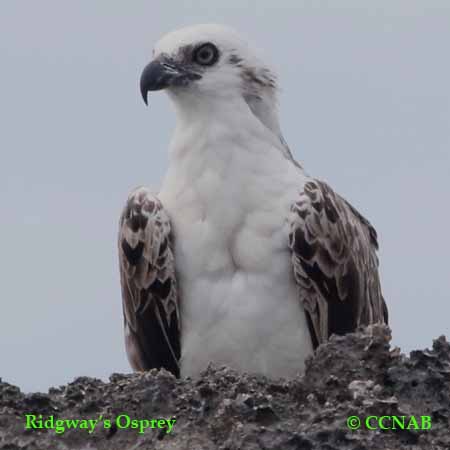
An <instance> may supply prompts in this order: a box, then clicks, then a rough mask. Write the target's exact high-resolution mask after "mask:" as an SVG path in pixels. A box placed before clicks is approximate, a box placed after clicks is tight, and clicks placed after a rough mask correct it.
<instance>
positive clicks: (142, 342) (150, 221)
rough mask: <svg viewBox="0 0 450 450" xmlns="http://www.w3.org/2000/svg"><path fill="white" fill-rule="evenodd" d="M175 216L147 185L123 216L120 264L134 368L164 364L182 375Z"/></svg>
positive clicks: (130, 200) (131, 199)
mask: <svg viewBox="0 0 450 450" xmlns="http://www.w3.org/2000/svg"><path fill="white" fill-rule="evenodd" d="M172 240H173V236H172V233H171V226H170V220H169V217H168V215H167V213H166V212H165V210H164V208H163V206H162V204H161V202H160V201H159V199H158V198H157V197H156V196H155V195H153V194H152V193H150V191H149V190H147V189H146V188H142V187H141V188H138V189H136V190H135V191H133V192H132V193H131V194H130V196H129V197H128V200H127V203H126V205H125V208H124V210H123V212H122V215H121V218H120V227H119V265H120V279H121V285H122V300H123V313H124V328H125V344H126V350H127V355H128V359H129V361H130V364H131V366H132V367H133V369H134V370H148V369H152V368H160V367H164V368H165V369H167V370H169V371H171V372H172V373H173V374H174V375H176V376H179V359H180V316H179V305H178V290H177V282H176V276H175V265H174V255H173V242H172Z"/></svg>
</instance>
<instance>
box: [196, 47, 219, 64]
mask: <svg viewBox="0 0 450 450" xmlns="http://www.w3.org/2000/svg"><path fill="white" fill-rule="evenodd" d="M192 59H193V60H194V62H196V63H197V64H200V65H201V66H212V65H213V64H215V63H216V62H217V60H218V59H219V50H218V49H217V47H216V46H215V45H214V44H209V43H208V44H203V45H201V46H200V47H197V48H196V49H195V50H194V54H193V55H192Z"/></svg>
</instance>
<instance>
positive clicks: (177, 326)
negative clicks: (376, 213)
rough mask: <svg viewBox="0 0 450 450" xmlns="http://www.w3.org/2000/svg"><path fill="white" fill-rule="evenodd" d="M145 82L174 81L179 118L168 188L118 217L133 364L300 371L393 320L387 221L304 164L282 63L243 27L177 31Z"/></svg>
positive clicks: (144, 85) (170, 89)
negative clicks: (284, 104)
mask: <svg viewBox="0 0 450 450" xmlns="http://www.w3.org/2000/svg"><path fill="white" fill-rule="evenodd" d="M140 88H141V93H142V95H143V97H144V100H145V102H146V103H147V95H148V93H149V91H158V90H162V89H164V90H165V91H166V92H167V94H168V95H169V97H170V99H171V101H172V103H173V105H174V109H175V112H176V118H177V124H176V129H175V133H174V135H173V138H172V141H171V144H170V148H169V166H168V170H167V173H166V175H165V177H164V180H163V182H162V186H161V188H160V190H159V192H158V193H153V192H151V191H150V190H149V189H147V188H145V187H140V188H138V189H136V190H135V191H133V192H132V193H131V194H130V196H129V197H128V200H127V202H126V205H125V208H124V210H123V213H122V215H121V218H120V227H119V259H120V273H121V285H122V297H123V311H124V323H125V342H126V350H127V355H128V359H129V361H130V364H131V366H132V367H133V369H134V370H147V369H151V368H160V367H164V368H165V369H167V370H169V371H171V372H172V373H174V374H175V375H176V376H180V375H181V376H183V377H184V376H197V375H198V374H199V373H200V372H201V371H202V370H203V369H205V368H206V367H207V366H208V364H209V363H210V362H212V363H215V364H216V365H228V366H230V367H232V368H234V369H236V370H238V371H242V372H248V373H258V374H264V375H266V376H269V377H272V378H277V377H292V376H295V375H296V374H297V373H301V372H302V371H303V370H304V361H305V358H306V357H307V356H308V355H310V354H311V353H312V352H313V351H314V349H315V348H316V347H317V346H318V345H319V344H321V343H323V342H325V341H326V340H327V339H328V337H329V336H330V335H331V334H333V333H334V334H344V333H347V332H350V331H352V330H355V328H357V327H358V326H359V325H366V324H372V323H383V322H387V309H386V305H385V302H384V300H383V296H382V293H381V288H380V279H379V274H378V259H377V255H376V250H377V248H378V244H377V234H376V232H375V229H374V228H373V227H372V225H371V224H370V223H369V222H368V220H366V219H365V218H364V217H363V216H362V215H361V214H360V213H359V212H358V211H357V210H356V209H355V208H354V207H353V206H351V205H350V204H349V203H348V202H347V201H346V200H344V199H343V198H342V197H341V196H339V195H338V194H336V193H335V192H334V191H333V190H332V189H331V188H330V186H329V185H328V184H326V183H325V182H323V181H319V180H317V179H315V178H312V177H310V176H309V175H308V174H307V173H306V172H305V171H304V169H303V168H302V166H301V165H300V164H299V163H297V162H296V161H295V160H294V158H293V156H292V154H291V152H290V150H289V148H288V146H287V144H286V142H285V140H284V139H283V136H282V134H281V131H280V126H279V121H278V113H277V94H278V84H277V78H276V76H275V74H274V71H273V70H272V69H271V68H270V67H268V66H267V65H266V64H265V63H264V62H263V60H262V59H261V58H260V57H259V56H258V54H257V53H256V52H255V51H253V50H252V48H251V47H250V46H249V45H248V44H247V43H246V41H245V40H244V39H243V38H242V37H241V36H240V35H239V34H238V33H237V32H235V31H234V30H231V29H229V28H227V27H224V26H221V25H198V26H193V27H188V28H183V29H181V30H177V31H174V32H171V33H169V34H167V35H165V36H164V37H163V38H162V39H161V40H160V41H159V42H158V43H157V45H156V47H155V49H154V53H153V60H152V61H151V62H150V63H149V64H148V65H147V66H146V67H145V69H144V71H143V73H142V76H141V81H140Z"/></svg>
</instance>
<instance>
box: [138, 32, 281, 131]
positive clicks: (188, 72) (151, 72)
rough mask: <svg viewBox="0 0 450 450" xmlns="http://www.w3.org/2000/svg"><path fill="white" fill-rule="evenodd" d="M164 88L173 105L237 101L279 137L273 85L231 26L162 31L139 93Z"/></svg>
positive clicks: (269, 74)
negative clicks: (246, 106)
mask: <svg viewBox="0 0 450 450" xmlns="http://www.w3.org/2000/svg"><path fill="white" fill-rule="evenodd" d="M161 89H166V90H167V91H168V92H169V93H170V94H171V95H170V96H171V97H172V99H173V100H174V101H175V102H176V103H184V104H186V103H188V102H191V103H192V102H193V101H194V99H195V102H197V103H198V102H201V103H203V102H204V103H205V104H206V103H208V102H214V101H215V100H219V101H229V100H230V99H241V100H243V101H244V102H245V103H246V104H247V105H248V107H249V108H250V110H251V111H252V112H253V114H254V115H255V116H256V117H257V118H258V119H259V120H260V121H261V122H262V123H263V124H264V125H265V126H266V127H267V128H269V129H270V130H271V131H273V132H274V133H275V134H276V135H277V136H279V137H280V139H282V138H281V133H280V130H279V125H278V118H277V111H276V98H277V85H276V77H275V75H274V73H273V71H272V70H271V69H270V68H269V67H267V66H266V65H265V64H264V63H263V62H262V61H261V60H260V59H259V58H258V56H257V55H256V53H255V52H254V51H252V49H251V48H250V47H249V46H248V44H247V43H246V42H245V40H243V39H242V37H241V36H240V35H239V34H238V33H236V32H235V31H234V30H232V29H230V28H228V27H225V26H222V25H197V26H192V27H188V28H183V29H181V30H177V31H173V32H171V33H169V34H167V35H165V36H164V37H163V38H162V39H161V40H160V41H159V42H158V43H157V44H156V46H155V49H154V59H153V61H152V62H151V63H150V64H148V65H147V67H146V68H145V69H144V71H143V73H142V76H141V93H142V96H143V97H144V100H145V102H147V95H148V92H149V91H155V90H161Z"/></svg>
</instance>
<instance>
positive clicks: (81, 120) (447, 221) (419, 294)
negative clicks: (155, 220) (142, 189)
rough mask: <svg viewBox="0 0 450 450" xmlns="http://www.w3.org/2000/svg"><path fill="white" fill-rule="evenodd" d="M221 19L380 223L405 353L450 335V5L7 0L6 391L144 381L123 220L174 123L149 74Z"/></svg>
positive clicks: (3, 164)
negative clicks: (148, 68) (173, 44)
mask: <svg viewBox="0 0 450 450" xmlns="http://www.w3.org/2000/svg"><path fill="white" fill-rule="evenodd" d="M337 5H339V6H337ZM206 22H217V23H224V24H227V25H230V26H233V27H235V28H237V29H238V30H240V31H241V32H243V33H244V34H245V35H247V36H248V37H249V38H250V40H251V41H252V42H253V43H254V44H255V45H256V46H257V47H259V48H260V49H262V50H263V51H264V53H265V54H266V55H267V57H268V58H267V59H268V61H269V62H271V63H272V64H274V65H275V67H276V68H277V69H278V73H279V76H280V80H281V84H282V87H283V94H282V97H281V106H280V110H281V123H282V128H283V131H284V135H285V137H286V140H287V141H288V143H289V145H290V147H291V149H292V150H293V152H294V154H295V156H296V158H297V159H298V160H300V161H301V162H302V163H303V164H304V166H305V168H306V169H307V171H308V172H309V173H310V174H312V175H314V176H316V177H319V178H322V179H325V180H327V181H328V182H329V183H330V184H331V185H332V186H333V187H334V189H336V190H337V191H338V192H339V193H340V194H342V195H343V196H344V197H346V198H347V199H348V200H349V201H351V203H353V205H354V206H356V207H357V208H358V209H359V210H360V211H361V212H362V213H363V214H364V215H366V216H367V217H368V218H369V219H370V220H371V221H372V223H373V224H374V225H375V227H376V228H377V230H378V233H379V236H380V243H381V252H380V259H381V275H382V283H383V290H384V295H385V298H386V300H387V303H388V307H389V310H390V317H391V326H392V328H393V336H394V343H395V344H396V345H398V346H400V347H401V348H402V349H403V350H404V351H409V350H411V349H413V348H418V347H426V346H429V345H430V344H431V340H432V338H434V337H437V336H438V335H440V334H447V335H448V334H450V324H449V319H448V318H449V315H450V306H449V305H450V302H449V300H450V298H449V291H450V276H449V275H450V273H449V272H450V270H449V257H448V254H449V251H450V239H449V231H450V209H449V194H450V82H449V80H450V58H448V54H449V52H450V48H449V47H450V26H449V24H450V3H449V2H448V1H446V0H442V1H437V0H436V1H433V0H427V1H425V0H422V1H414V0H403V1H400V0H397V1H396V0H383V1H377V2H372V1H361V0H354V1H347V0H346V1H344V0H341V1H339V2H331V1H324V0H323V1H320V0H309V1H306V0H303V1H299V0H292V1H284V2H283V1H276V2H275V1H255V2H245V1H243V0H227V1H226V2H225V1H223V2H215V1H211V0H201V1H198V0H197V1H195V2H194V1H184V2H180V1H176V2H175V1H164V2H163V1H160V2H155V1H142V0H140V1H137V0H136V1H133V2H124V1H112V0H95V1H93V0H80V1H77V2H61V1H59V0H53V1H52V0H40V1H39V2H34V1H31V0H30V1H24V0H22V1H20V0H2V1H1V3H0V67H1V71H0V123H1V132H0V156H1V158H0V205H1V214H2V218H1V222H0V226H1V233H0V248H1V258H0V274H1V275H0V277H1V278H0V281H1V283H0V289H1V291H0V293H1V297H0V299H1V300H0V301H1V308H2V313H1V315H0V377H2V378H3V379H4V380H5V381H8V382H11V383H15V384H18V385H19V386H20V387H21V388H22V389H23V390H25V391H30V390H44V391H46V390H47V388H48V387H49V386H50V385H59V384H62V383H66V382H68V381H71V380H72V379H73V378H74V377H75V376H78V375H90V376H97V377H102V378H103V377H106V376H108V375H109V374H110V373H112V372H128V371H130V369H129V366H128V362H127V360H126V357H125V352H124V345H123V333H122V309H121V298H120V288H119V277H118V264H117V252H116V232H117V224H118V217H119V214H120V211H121V208H122V205H123V203H124V201H125V199H126V197H127V195H128V192H129V191H130V190H131V189H132V188H133V187H135V186H137V185H140V184H147V185H150V186H152V187H154V188H156V187H157V186H158V185H159V182H160V180H161V177H162V175H163V173H164V171H165V169H166V165H167V145H168V141H169V137H170V134H171V130H172V129H173V127H174V115H173V113H172V111H171V108H170V104H169V101H168V99H167V98H166V97H165V95H164V94H163V93H158V94H155V95H152V96H151V97H150V108H145V105H144V103H143V102H142V99H141V98H140V95H139V90H138V79H139V76H140V72H141V70H142V68H143V67H144V66H145V65H146V63H147V62H148V61H149V60H150V57H151V49H152V47H153V44H154V43H155V42H156V41H157V40H158V38H159V37H160V36H161V35H162V34H163V33H165V32H167V31H170V30H172V29H176V28H179V27H181V26H185V25H192V24H196V23H206Z"/></svg>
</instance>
